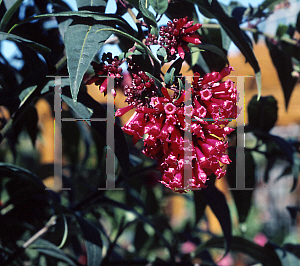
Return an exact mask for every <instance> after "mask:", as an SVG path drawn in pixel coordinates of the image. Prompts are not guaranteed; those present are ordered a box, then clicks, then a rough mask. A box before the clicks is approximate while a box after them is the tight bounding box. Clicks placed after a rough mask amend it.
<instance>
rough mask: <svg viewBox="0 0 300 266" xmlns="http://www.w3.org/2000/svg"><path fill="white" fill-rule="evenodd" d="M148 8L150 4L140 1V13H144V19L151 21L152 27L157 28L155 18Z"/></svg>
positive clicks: (145, 0)
mask: <svg viewBox="0 0 300 266" xmlns="http://www.w3.org/2000/svg"><path fill="white" fill-rule="evenodd" d="M148 8H149V4H148V3H147V0H139V11H140V12H141V13H142V15H143V17H145V18H146V19H148V20H149V22H150V23H151V25H153V26H155V27H156V20H155V16H154V14H153V13H152V12H151V11H149V9H148Z"/></svg>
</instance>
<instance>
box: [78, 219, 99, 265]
mask: <svg viewBox="0 0 300 266" xmlns="http://www.w3.org/2000/svg"><path fill="white" fill-rule="evenodd" d="M76 219H77V221H78V224H79V226H80V228H81V230H82V232H83V237H84V240H85V245H86V249H87V265H88V266H98V265H100V264H101V261H102V239H101V233H100V230H99V229H98V228H97V227H96V226H95V225H93V224H91V223H90V222H89V221H87V220H86V219H84V218H83V217H81V216H79V215H76Z"/></svg>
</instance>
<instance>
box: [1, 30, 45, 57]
mask: <svg viewBox="0 0 300 266" xmlns="http://www.w3.org/2000/svg"><path fill="white" fill-rule="evenodd" d="M3 40H9V41H13V42H18V43H22V44H25V45H27V46H28V47H30V48H32V49H33V50H35V51H36V52H38V53H40V54H41V55H43V56H44V57H45V56H46V55H47V54H48V53H50V51H51V50H50V49H49V48H48V47H46V46H44V45H41V44H39V43H36V42H33V41H30V40H28V39H25V38H22V37H19V36H17V35H14V34H8V33H6V32H0V41H3Z"/></svg>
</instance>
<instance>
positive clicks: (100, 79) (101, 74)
mask: <svg viewBox="0 0 300 266" xmlns="http://www.w3.org/2000/svg"><path fill="white" fill-rule="evenodd" d="M104 62H107V64H105V63H104ZM122 63H123V62H122V60H119V57H117V56H115V57H114V58H112V53H104V54H103V56H102V63H100V64H98V63H96V62H92V63H91V65H92V66H93V69H94V72H95V75H94V76H92V77H91V78H90V79H89V80H88V81H87V82H86V83H85V84H86V85H90V84H93V83H95V85H99V89H100V92H103V93H104V94H106V93H107V78H106V77H107V76H110V77H114V78H115V82H116V84H120V83H121V81H122V79H123V76H122V75H121V73H122V68H121V67H120V65H121V64H122ZM105 76H106V77H105Z"/></svg>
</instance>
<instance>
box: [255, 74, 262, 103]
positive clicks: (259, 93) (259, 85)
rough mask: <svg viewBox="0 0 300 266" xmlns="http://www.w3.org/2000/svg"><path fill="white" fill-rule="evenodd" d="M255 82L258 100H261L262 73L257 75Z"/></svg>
mask: <svg viewBox="0 0 300 266" xmlns="http://www.w3.org/2000/svg"><path fill="white" fill-rule="evenodd" d="M255 81H256V86H257V100H259V98H260V96H261V72H260V71H259V72H256V73H255Z"/></svg>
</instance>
